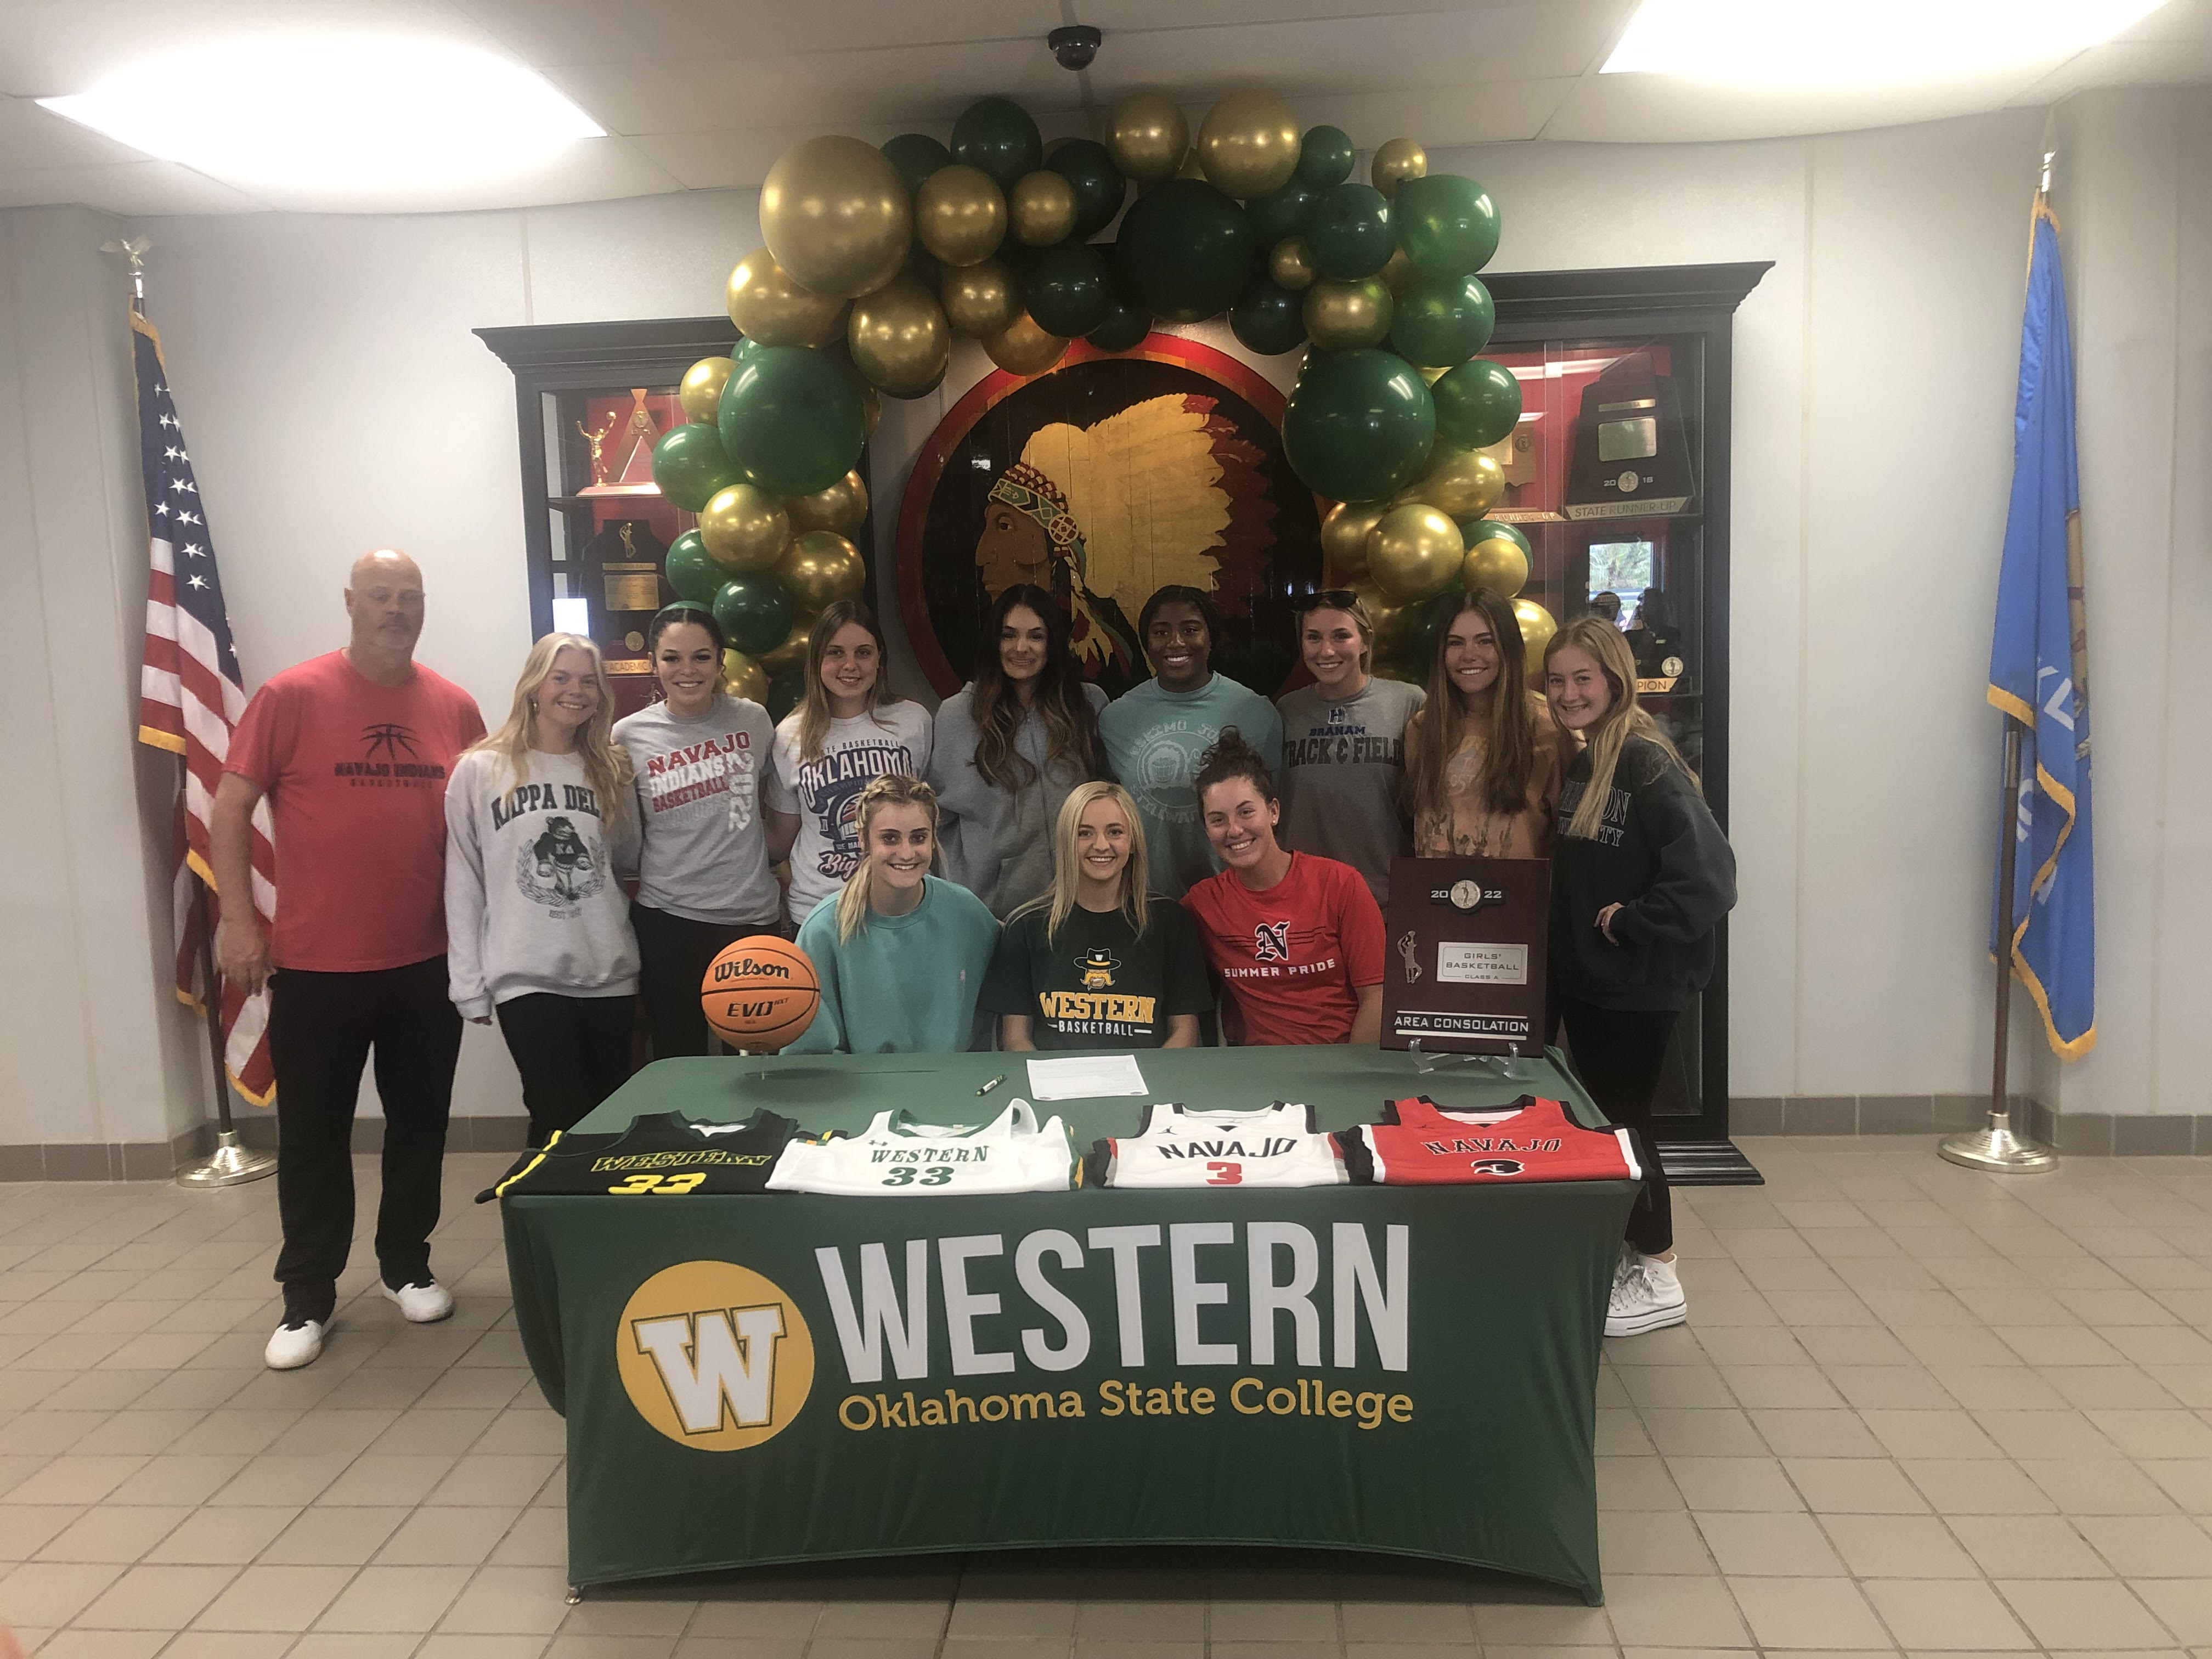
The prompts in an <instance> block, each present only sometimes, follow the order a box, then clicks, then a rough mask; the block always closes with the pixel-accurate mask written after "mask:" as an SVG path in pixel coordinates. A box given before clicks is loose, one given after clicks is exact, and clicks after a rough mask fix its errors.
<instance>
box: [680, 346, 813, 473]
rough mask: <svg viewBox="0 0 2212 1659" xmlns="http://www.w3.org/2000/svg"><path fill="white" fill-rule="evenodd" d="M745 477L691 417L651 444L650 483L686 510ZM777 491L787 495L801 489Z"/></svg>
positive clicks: (716, 436)
mask: <svg viewBox="0 0 2212 1659" xmlns="http://www.w3.org/2000/svg"><path fill="white" fill-rule="evenodd" d="M793 349H798V348H793ZM740 374H744V368H742V367H740V368H735V369H732V371H731V372H730V379H731V380H732V382H735V381H736V380H737V379H738V376H739V375H740ZM722 407H723V408H725V409H727V408H728V407H729V404H728V403H727V402H725V403H724V404H723V405H722ZM743 481H744V473H742V472H740V471H738V469H737V467H736V466H734V465H732V463H731V460H730V456H729V452H728V451H727V450H726V449H724V448H723V447H722V436H721V434H720V433H719V432H717V431H716V430H715V429H714V428H713V427H711V426H701V425H699V424H697V423H696V422H690V421H687V422H684V424H683V425H682V426H671V428H668V430H667V431H665V432H664V433H662V434H661V435H660V441H659V442H658V443H656V444H654V445H653V483H657V484H659V486H660V493H661V494H662V495H665V496H667V497H668V499H669V500H670V501H673V502H675V503H676V505H677V506H678V507H682V508H683V509H684V511H685V512H686V513H696V512H697V511H698V510H699V509H700V508H701V507H704V506H706V505H707V501H708V497H709V496H711V495H713V494H714V492H715V491H716V490H718V489H728V488H729V487H730V486H731V485H732V484H733V483H742V482H743ZM827 487H828V486H826V485H821V486H817V488H824V489H826V488H827ZM778 493H779V494H781V495H798V494H799V493H800V492H799V491H797V490H782V491H779V492H778Z"/></svg>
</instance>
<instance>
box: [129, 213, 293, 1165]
mask: <svg viewBox="0 0 2212 1659" xmlns="http://www.w3.org/2000/svg"><path fill="white" fill-rule="evenodd" d="M149 246H151V243H150V241H149V239H148V238H146V237H143V236H139V237H135V238H133V239H131V240H129V241H116V242H103V243H101V244H100V252H102V253H119V254H122V255H123V256H124V257H125V258H127V259H128V260H129V261H130V264H131V315H132V316H133V317H139V318H143V317H144V316H145V314H146V250H147V248H148V247H149ZM186 764H187V763H186V762H185V758H184V757H183V756H181V755H179V757H177V792H178V793H179V795H180V796H181V795H182V794H183V793H184V788H185V769H186ZM192 925H193V926H194V927H197V929H198V930H199V936H200V1009H201V1012H203V1013H204V1014H205V1015H206V1016H207V1040H208V1064H209V1066H210V1068H211V1069H212V1070H213V1071H214V1073H215V1114H216V1135H215V1150H214V1151H213V1152H210V1153H208V1154H207V1155H206V1156H205V1157H204V1158H196V1159H194V1160H193V1161H192V1162H191V1163H190V1164H185V1166H184V1167H183V1168H182V1169H180V1170H178V1171H177V1176H176V1180H177V1185H179V1187H192V1188H210V1187H236V1186H240V1185H241V1184H243V1183H244V1182H248V1181H259V1180H262V1179H264V1177H266V1176H272V1175H275V1174H276V1154H275V1153H274V1152H254V1151H252V1150H251V1149H250V1148H248V1147H247V1146H246V1145H245V1143H244V1142H242V1141H241V1140H240V1139H239V1138H238V1128H237V1126H236V1125H235V1124H234V1122H233V1121H231V1115H230V1072H229V1069H228V1067H227V1066H224V1064H223V1056H222V1050H223V1042H222V976H221V975H219V974H218V973H217V972H216V964H215V928H214V926H213V925H212V921H211V912H210V906H209V904H208V884H207V883H206V882H204V881H203V880H202V879H200V877H199V874H198V872H197V871H195V872H193V873H192Z"/></svg>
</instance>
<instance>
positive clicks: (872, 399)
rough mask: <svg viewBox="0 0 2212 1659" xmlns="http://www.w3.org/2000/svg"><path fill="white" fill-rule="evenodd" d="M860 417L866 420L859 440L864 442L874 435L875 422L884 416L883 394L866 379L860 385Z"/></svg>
mask: <svg viewBox="0 0 2212 1659" xmlns="http://www.w3.org/2000/svg"><path fill="white" fill-rule="evenodd" d="M860 418H861V419H862V420H864V421H866V422H867V429H866V432H865V433H864V434H863V435H862V437H861V440H860V441H862V442H863V443H866V441H868V439H870V438H872V437H874V436H875V435H876V424H877V422H879V421H881V420H882V419H883V418H884V394H883V393H882V392H878V391H877V390H876V389H875V387H873V386H870V385H868V384H867V383H866V381H863V382H861V385H860Z"/></svg>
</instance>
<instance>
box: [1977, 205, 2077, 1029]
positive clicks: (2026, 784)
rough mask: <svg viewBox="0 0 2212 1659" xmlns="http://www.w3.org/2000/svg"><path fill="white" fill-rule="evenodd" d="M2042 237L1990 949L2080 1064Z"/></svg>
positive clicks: (2053, 395) (2072, 805)
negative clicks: (2010, 869) (2017, 739)
mask: <svg viewBox="0 0 2212 1659" xmlns="http://www.w3.org/2000/svg"><path fill="white" fill-rule="evenodd" d="M2033 239H2034V240H2033V252H2031V253H2030V255H2029V259H2028V271H2027V320H2026V321H2025V323H2024V324H2023V325H2021V337H2020V398H2019V402H2018V404H2016V406H2015V410H2014V412H2013V464H2012V465H2013V471H2012V501H2011V505H2010V507H2009V509H2008V512H2007V514H2006V518H2005V539H2004V564H2003V568H2002V570H2001V571H2000V573H1999V574H1998V577H1997V620H1996V640H1995V642H1994V643H1993V644H1992V646H1991V647H1990V692H1989V696H1990V702H1991V703H1992V704H1993V705H1995V706H1996V708H1999V709H2001V710H2002V711H2003V713H2004V714H2005V717H2006V718H2007V719H2008V720H2017V721H2019V722H2020V724H2021V726H2022V728H2023V730H2022V732H2021V790H2020V799H2019V802H2018V810H2017V816H2016V817H2015V831H2014V838H2013V852H2012V856H2013V866H2014V875H2015V880H2014V896H2013V910H2014V914H2013V916H2012V927H2011V938H2010V939H2009V941H2007V940H2006V939H2004V938H2003V933H2004V931H2005V918H2004V917H2003V916H2002V915H1999V914H1997V908H1996V906H1995V905H1992V906H1991V917H1990V949H1991V950H1992V951H2005V952H2006V953H2007V955H2008V957H2009V958H2010V960H2011V963H2012V969H2013V972H2014V974H2015V975H2016V976H2017V977H2018V978H2019V980H2020V981H2021V983H2022V984H2023V985H2025V986H2026V987H2027V990H2028V994H2030V995H2031V996H2033V998H2034V999H2035V1006H2036V1007H2037V1008H2038V1009H2039V1011H2040V1012H2041V1013H2042V1015H2043V1028H2044V1035H2045V1036H2046V1037H2047V1038H2048V1039H2049V1040H2050V1043H2051V1048H2052V1049H2053V1050H2054V1051H2056V1052H2057V1054H2061V1055H2063V1057H2065V1058H2067V1059H2069V1060H2071V1059H2075V1058H2076V1057H2078V1056H2080V1055H2081V1054H2087V1053H2088V1052H2089V1050H2090V1048H2093V1046H2095V1043H2096V1041H2097V1016H2096V964H2097V949H2096V886H2095V880H2094V871H2093V865H2092V861H2091V854H2090V848H2091V841H2090V835H2089V688H2088V676H2087V670H2086V668H2085V666H2084V660H2085V655H2084V653H2085V651H2086V648H2087V638H2088V636H2087V630H2086V627H2085V624H2084V621H2083V613H2082V605H2081V477H2080V475H2079V473H2078V472H2077V471H2076V470H2075V459H2074V354H2073V347H2072V344H2071V343H2070V340H2069V334H2068V331H2067V322H2066V289H2065V285H2064V283H2063V280H2062V278H2061V276H2060V274H2059V268H2058V222H2057V220H2056V219H2054V218H2052V217H2051V210H2049V208H2047V207H2046V206H2045V205H2044V204H2043V202H2042V200H2041V199H2040V198H2038V200H2037V202H2036V207H2035V219H2034V222H2033ZM1999 874H2000V876H2002V871H2000V872H1999Z"/></svg>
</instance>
